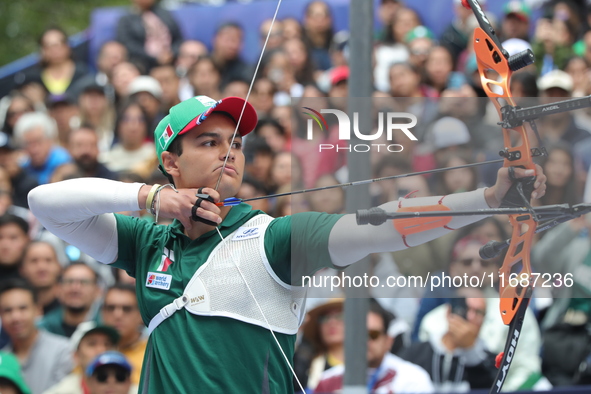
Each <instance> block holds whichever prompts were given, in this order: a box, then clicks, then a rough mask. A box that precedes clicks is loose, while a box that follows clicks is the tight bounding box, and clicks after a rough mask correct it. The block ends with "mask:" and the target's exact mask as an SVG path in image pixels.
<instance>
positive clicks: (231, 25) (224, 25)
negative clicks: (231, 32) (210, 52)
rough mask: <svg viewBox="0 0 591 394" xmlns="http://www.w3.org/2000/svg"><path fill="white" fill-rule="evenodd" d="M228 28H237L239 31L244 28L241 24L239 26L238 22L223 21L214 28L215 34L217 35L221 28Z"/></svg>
mask: <svg viewBox="0 0 591 394" xmlns="http://www.w3.org/2000/svg"><path fill="white" fill-rule="evenodd" d="M228 28H232V29H238V30H240V31H241V32H243V31H244V29H243V28H242V26H240V25H239V24H238V22H224V23H222V24H221V25H219V26H218V28H217V29H216V30H215V34H216V35H218V34H219V33H220V32H221V31H222V30H225V29H228Z"/></svg>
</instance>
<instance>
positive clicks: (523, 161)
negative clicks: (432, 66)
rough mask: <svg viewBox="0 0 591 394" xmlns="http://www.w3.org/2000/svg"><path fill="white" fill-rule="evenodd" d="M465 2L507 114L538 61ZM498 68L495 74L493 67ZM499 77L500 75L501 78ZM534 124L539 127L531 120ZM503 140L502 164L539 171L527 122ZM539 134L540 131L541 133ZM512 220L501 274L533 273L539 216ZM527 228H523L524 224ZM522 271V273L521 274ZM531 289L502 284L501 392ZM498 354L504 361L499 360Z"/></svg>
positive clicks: (520, 185)
mask: <svg viewBox="0 0 591 394" xmlns="http://www.w3.org/2000/svg"><path fill="white" fill-rule="evenodd" d="M462 5H463V6H464V7H466V8H469V9H472V11H473V12H474V15H475V17H476V19H477V20H478V23H479V25H480V27H477V28H476V29H475V31H474V38H473V44H474V52H475V53H476V61H477V64H478V71H479V73H480V79H481V82H482V87H483V88H484V91H485V92H486V95H487V96H488V97H489V98H490V99H491V101H492V102H493V104H494V106H495V107H496V109H497V111H498V113H499V117H500V118H501V119H503V118H504V116H503V113H504V112H507V110H506V108H515V107H517V106H516V104H515V102H514V100H513V98H512V95H511V90H510V81H511V75H512V73H513V72H514V71H517V70H519V69H521V68H523V67H525V66H527V65H529V64H531V63H533V61H534V55H533V53H532V51H531V50H529V49H528V50H526V51H523V52H521V53H518V54H516V55H513V56H509V54H508V53H507V51H506V50H505V49H504V48H503V46H502V45H501V42H500V41H499V38H498V37H497V35H496V34H495V31H494V29H493V27H492V26H491V24H490V21H489V20H488V18H487V17H486V14H485V13H484V12H483V10H482V8H481V7H480V4H478V1H477V0H462ZM491 70H492V71H494V74H496V75H494V74H492V73H490V71H491ZM496 78H499V79H500V80H497V79H496ZM531 124H532V128H533V129H534V131H535V132H536V135H537V129H536V128H535V124H534V123H533V120H532V122H531ZM503 127H504V128H503V141H504V145H505V149H504V150H503V151H501V156H503V157H504V158H505V161H504V163H503V166H504V167H517V166H519V167H522V168H525V169H530V170H534V171H535V163H534V161H533V157H534V156H541V155H543V154H545V151H544V150H542V149H539V148H538V149H533V150H532V149H531V148H530V144H529V139H528V134H527V130H526V128H525V126H524V125H523V124H521V125H518V126H514V127H512V128H509V125H503ZM511 131H512V132H513V133H517V134H518V136H519V143H518V144H513V141H512V138H511V137H512V136H511V134H510V133H511ZM538 139H539V135H538ZM534 182H535V177H530V178H523V179H520V180H515V183H514V185H513V187H512V188H511V189H510V190H509V192H508V193H507V197H506V198H505V202H504V204H503V205H505V206H515V205H521V206H525V207H528V208H531V206H530V204H529V200H530V196H531V192H532V191H533V184H534ZM509 220H510V223H511V225H512V227H513V232H512V235H511V241H510V243H509V245H508V250H507V254H506V257H505V260H504V261H503V264H502V266H501V268H500V269H499V273H500V274H503V275H505V276H508V275H510V274H511V273H512V272H513V273H514V272H517V273H518V275H519V277H526V278H531V263H530V252H531V246H532V240H533V236H534V234H535V232H536V228H537V221H538V216H537V215H536V213H535V211H534V210H533V209H530V212H528V213H523V214H521V213H516V214H510V215H509ZM524 227H525V228H524ZM521 275H523V276H521ZM532 291H533V284H532V281H531V280H530V281H529V284H528V285H527V286H521V283H518V284H517V285H516V284H515V283H505V281H503V283H501V288H500V289H499V293H500V297H501V302H500V312H501V317H502V319H503V322H504V323H505V324H506V325H509V334H508V336H507V341H506V343H505V349H504V352H503V353H501V354H499V356H498V357H497V368H498V369H499V370H498V372H497V376H496V378H495V382H494V384H493V387H492V388H491V390H490V393H498V392H500V391H501V388H502V387H503V383H504V382H505V378H506V377H507V372H508V370H509V367H510V366H511V361H512V360H513V354H514V352H515V348H516V346H517V341H518V340H519V335H520V332H521V327H522V325H523V319H524V317H525V312H526V310H527V305H528V303H529V299H530V297H531V294H532ZM499 358H500V360H499Z"/></svg>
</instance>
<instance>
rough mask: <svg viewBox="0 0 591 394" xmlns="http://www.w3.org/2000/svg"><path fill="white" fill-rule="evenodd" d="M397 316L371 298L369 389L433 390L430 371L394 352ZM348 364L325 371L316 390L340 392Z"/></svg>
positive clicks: (368, 349) (368, 340) (395, 391)
mask: <svg viewBox="0 0 591 394" xmlns="http://www.w3.org/2000/svg"><path fill="white" fill-rule="evenodd" d="M392 320H394V316H393V315H392V314H391V313H390V312H388V311H386V310H385V309H384V308H382V306H381V305H380V304H379V303H378V302H377V301H376V300H374V299H372V300H370V304H369V312H368V314H367V333H368V338H367V367H368V370H367V376H368V381H367V390H368V392H371V393H373V392H380V393H382V392H384V393H385V392H392V393H432V392H433V384H432V383H431V378H430V377H429V374H428V373H427V372H426V371H425V370H424V369H423V368H421V367H419V366H418V365H415V364H412V363H410V362H408V361H405V360H403V359H401V358H400V357H398V356H395V355H393V354H392V353H390V349H391V348H392V345H393V343H394V338H392V337H390V336H389V335H388V327H389V326H390V323H391V322H392ZM344 373H345V365H344V364H341V365H339V366H336V367H333V368H331V369H329V370H327V371H325V372H324V373H323V374H322V377H321V379H320V382H319V383H318V386H317V387H316V390H315V391H314V393H323V394H324V393H337V392H341V390H342V388H343V375H344Z"/></svg>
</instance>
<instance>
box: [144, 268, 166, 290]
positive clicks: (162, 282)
mask: <svg viewBox="0 0 591 394" xmlns="http://www.w3.org/2000/svg"><path fill="white" fill-rule="evenodd" d="M171 283H172V275H166V274H160V273H158V272H148V275H147V278H146V287H152V288H154V289H161V290H168V289H170V284H171Z"/></svg>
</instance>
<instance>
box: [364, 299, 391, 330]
mask: <svg viewBox="0 0 591 394" xmlns="http://www.w3.org/2000/svg"><path fill="white" fill-rule="evenodd" d="M369 312H372V313H375V314H376V315H379V316H380V317H381V318H382V321H383V322H384V332H385V333H387V332H388V327H389V326H390V323H391V322H392V320H394V319H395V318H396V317H395V316H394V314H393V313H391V312H388V311H387V310H386V309H384V307H383V306H382V305H380V303H379V302H378V301H377V300H376V299H375V298H371V299H370V300H369Z"/></svg>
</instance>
